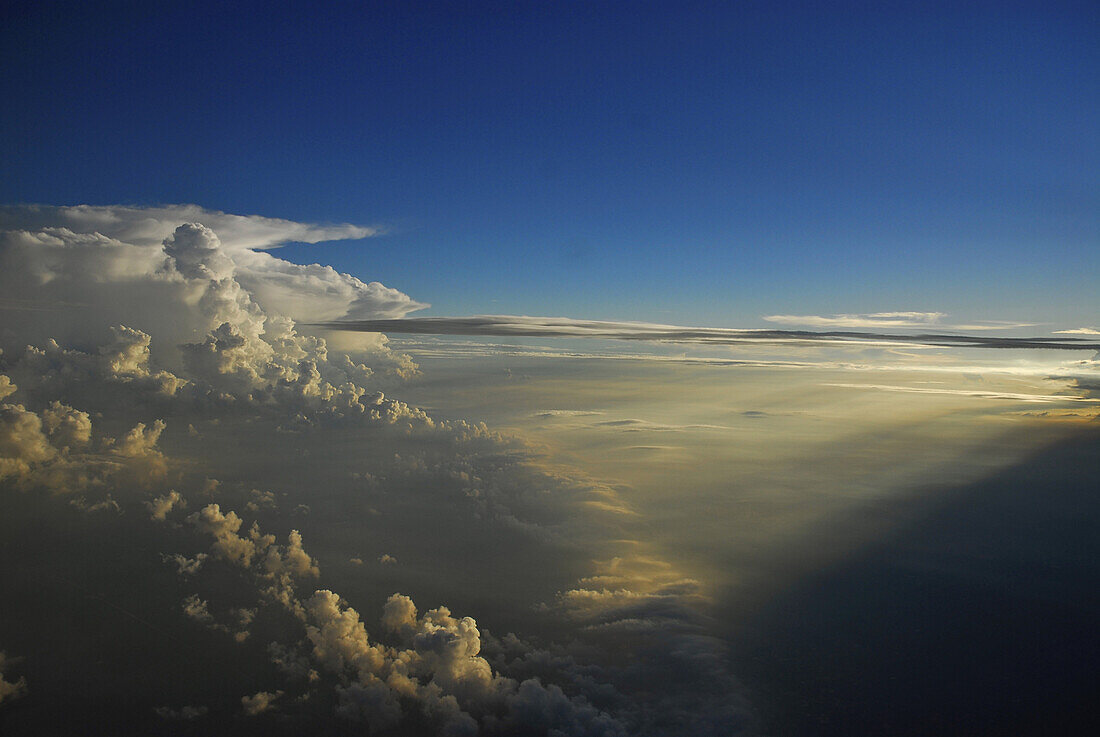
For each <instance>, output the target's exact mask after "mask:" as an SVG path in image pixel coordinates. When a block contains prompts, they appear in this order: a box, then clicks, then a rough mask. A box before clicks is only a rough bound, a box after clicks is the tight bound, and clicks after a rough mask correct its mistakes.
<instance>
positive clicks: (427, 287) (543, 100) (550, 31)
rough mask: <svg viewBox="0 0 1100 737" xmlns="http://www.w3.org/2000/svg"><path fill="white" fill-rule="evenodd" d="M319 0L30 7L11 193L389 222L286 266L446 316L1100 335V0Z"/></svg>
mask: <svg viewBox="0 0 1100 737" xmlns="http://www.w3.org/2000/svg"><path fill="white" fill-rule="evenodd" d="M316 5H317V7H314V5H313V4H311V5H309V6H307V5H305V4H301V5H297V6H294V7H290V6H284V5H283V4H281V3H274V4H273V3H269V2H264V3H258V2H257V3H216V4H214V3H210V4H203V3H172V4H162V3H95V4H87V3H80V4H75V3H74V4H63V3H51V2H34V3H25V2H19V3H7V4H5V10H4V11H3V16H2V22H0V29H2V30H0V34H2V43H0V55H2V56H0V58H2V61H0V66H2V68H3V70H4V72H3V74H2V75H0V94H2V95H3V99H4V100H6V101H7V104H6V105H5V111H4V113H3V114H2V115H0V169H2V171H3V172H4V174H3V176H2V177H0V201H3V202H8V203H14V202H40V203H49V204H78V203H88V204H112V203H131V204H154V203H172V202H195V203H198V204H200V205H203V206H204V207H208V208H215V209H220V210H225V211H229V212H239V213H249V214H251V213H256V214H263V215H269V216H276V217H285V218H291V219H296V220H306V221H316V220H320V221H341V222H344V221H350V222H356V223H363V224H376V225H381V226H384V227H385V228H386V229H387V230H388V234H387V235H386V236H384V237H382V238H379V239H373V240H369V241H359V242H350V243H339V244H327V245H326V244H322V245H318V246H309V247H299V246H292V247H289V248H287V249H284V252H283V254H282V255H283V256H284V257H288V258H291V259H292V260H297V261H302V262H312V261H320V262H321V263H327V264H332V265H334V266H336V267H337V268H340V269H341V270H346V271H349V272H351V273H354V274H356V275H357V276H360V277H361V278H364V279H366V280H379V281H382V282H383V283H385V284H387V285H389V286H393V287H396V288H398V289H401V290H402V291H404V292H406V293H408V294H410V295H412V296H413V297H414V298H416V299H420V300H424V301H427V302H431V303H432V304H433V308H432V309H431V310H430V311H429V312H428V313H426V314H449V315H456V314H469V313H522V314H558V315H570V316H575V317H587V318H608V319H633V320H654V321H662V322H675V323H682V324H684V323H686V324H712V325H737V326H751V325H754V324H759V323H760V322H761V321H760V316H761V315H766V314H774V313H788V314H789V313H796V314H803V313H813V314H828V313H833V312H874V311H890V310H926V311H944V312H949V313H952V317H953V318H955V317H957V318H960V319H972V320H976V319H987V320H996V319H1005V320H1020V321H1043V322H1047V323H1049V324H1050V325H1049V329H1057V328H1065V327H1077V326H1080V325H1094V324H1096V323H1097V321H1098V319H1100V315H1098V305H1097V300H1096V297H1095V295H1096V277H1097V275H1098V274H1100V181H1098V179H1100V175H1098V172H1100V135H1098V134H1097V125H1098V121H1100V81H1098V80H1100V6H1097V5H1096V4H1095V3H1093V2H1087V1H1086V2H1078V3H1072V2H1033V3H1013V2H996V3H942V4H933V3H919V4H918V3H914V4H902V3H812V4H792V3H780V2H759V3H693V2H685V3H675V4H673V3H661V4H656V3H595V2H583V3H579V2H567V3H514V4H513V3H474V4H468V3H415V2H414V3H389V4H385V5H383V4H373V3H367V4H361V3H325V4H316ZM1032 332H1036V331H1032Z"/></svg>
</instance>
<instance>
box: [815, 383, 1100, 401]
mask: <svg viewBox="0 0 1100 737" xmlns="http://www.w3.org/2000/svg"><path fill="white" fill-rule="evenodd" d="M822 386H834V387H840V388H844V389H865V390H877V391H887V392H902V393H905V394H946V395H953V396H959V397H977V398H980V399H1003V400H1007V401H1012V402H1042V403H1049V402H1087V403H1100V399H1091V398H1089V397H1072V396H1066V395H1063V394H1026V393H1020V392H998V391H981V390H972V389H946V388H944V389H940V388H932V387H918V386H895V385H892V384H842V383H835V384H823V385H822Z"/></svg>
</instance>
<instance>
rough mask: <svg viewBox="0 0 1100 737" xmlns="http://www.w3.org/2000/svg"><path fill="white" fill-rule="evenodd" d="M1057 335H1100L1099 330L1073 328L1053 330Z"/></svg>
mask: <svg viewBox="0 0 1100 737" xmlns="http://www.w3.org/2000/svg"><path fill="white" fill-rule="evenodd" d="M1054 332H1055V333H1057V334H1058V335H1100V328H1073V329H1072V330H1055V331H1054Z"/></svg>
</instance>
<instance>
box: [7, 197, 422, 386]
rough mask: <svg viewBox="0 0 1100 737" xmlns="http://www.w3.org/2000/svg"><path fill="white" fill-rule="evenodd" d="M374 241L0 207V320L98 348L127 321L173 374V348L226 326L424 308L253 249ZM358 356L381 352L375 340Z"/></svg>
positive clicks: (320, 229)
mask: <svg viewBox="0 0 1100 737" xmlns="http://www.w3.org/2000/svg"><path fill="white" fill-rule="evenodd" d="M370 234H371V232H370V231H369V229H363V228H356V227H355V226H347V225H341V226H331V227H329V226H313V225H307V224H301V223H292V222H289V221H284V220H274V219H270V218H259V217H244V216H236V215H226V214H225V213H220V212H216V211H205V210H202V209H201V208H197V207H195V206H177V207H164V208H116V207H102V208H96V207H76V208H64V207H61V208H57V207H44V206H16V207H6V208H0V316H3V317H5V319H6V321H8V322H14V321H15V320H18V321H19V322H20V324H21V330H20V332H21V333H22V336H23V339H24V340H25V341H27V342H31V343H33V344H41V343H44V342H45V341H46V340H48V339H50V338H56V339H57V340H58V341H59V342H60V343H61V344H63V345H68V344H75V345H78V346H79V345H82V344H84V343H86V342H87V341H88V340H89V339H91V340H92V341H96V342H101V341H102V339H103V338H104V337H105V334H104V331H105V330H106V327H107V326H109V325H120V324H128V325H131V327H132V328H134V329H136V330H138V331H140V332H143V333H145V334H150V335H156V336H157V338H158V345H156V346H154V347H153V351H154V352H155V353H157V354H161V355H157V356H155V358H157V359H158V360H159V361H160V362H161V363H162V364H163V363H167V365H168V366H170V367H173V368H174V367H177V363H176V361H175V360H173V359H174V354H173V351H175V349H176V346H178V345H180V344H182V343H185V342H191V341H194V340H195V339H196V338H201V337H202V336H203V335H205V334H206V333H207V332H209V331H210V330H212V329H215V328H217V327H218V326H219V325H221V324H222V323H225V322H229V323H231V324H233V325H234V326H235V327H236V328H237V329H238V330H242V331H243V332H244V334H246V335H250V336H251V335H253V334H255V335H258V334H262V332H263V327H264V324H263V323H264V322H265V320H264V315H265V314H267V315H272V316H283V317H288V318H291V319H294V320H299V321H307V322H315V321H322V320H333V319H364V318H367V319H369V318H379V317H401V316H403V315H405V314H407V313H408V312H410V311H413V310H416V309H420V308H422V307H424V306H425V305H424V304H422V303H419V302H416V301H415V300H413V299H411V298H410V297H408V296H407V295H404V294H402V293H401V292H399V291H397V290H394V289H390V288H388V287H385V286H383V285H381V284H379V283H377V282H363V281H361V280H360V279H358V278H356V277H353V276H350V275H348V274H342V273H339V272H337V271H335V270H334V269H332V268H330V267H326V266H319V265H310V266H300V265H297V264H292V263H290V262H287V261H284V260H282V259H279V258H277V257H275V256H274V255H272V254H270V253H265V252H261V251H257V250H254V249H262V248H270V247H273V246H276V245H278V244H280V243H284V242H288V241H308V242H317V241H320V240H331V239H334V238H360V237H365V236H366V235H370ZM246 314H247V315H249V316H250V317H251V318H252V320H251V324H252V326H253V328H254V329H253V330H252V332H251V333H250V332H249V329H247V326H245V325H244V323H245V322H246V320H245V319H244V317H245V315H246ZM135 322H136V323H137V324H134V323H135ZM28 338H29V340H28ZM160 341H163V342H160ZM9 347H10V346H9ZM15 347H16V348H22V345H16V346H15ZM359 347H360V348H361V349H363V350H370V351H375V352H380V353H382V354H383V355H385V353H386V351H385V348H384V342H383V341H381V339H377V338H376V339H373V340H370V341H367V342H364V343H361V344H360V346H359Z"/></svg>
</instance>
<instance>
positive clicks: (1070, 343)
mask: <svg viewBox="0 0 1100 737" xmlns="http://www.w3.org/2000/svg"><path fill="white" fill-rule="evenodd" d="M322 326H323V327H326V328H328V329H330V330H350V331H360V332H368V333H377V332H382V333H397V334H402V333H404V334H417V335H497V336H515V337H519V336H530V337H543V338H604V339H614V340H630V341H652V342H664V343H690V344H700V345H752V344H760V345H826V346H861V347H868V346H882V345H924V346H938V347H953V346H954V347H968V348H1046V349H1057V350H1098V349H1100V343H1097V342H1095V341H1088V340H1085V339H1078V338H1043V337H1037V338H996V337H989V336H972V335H954V334H943V333H932V334H914V335H906V334H900V333H878V332H855V331H811V330H760V329H750V328H705V327H683V326H677V325H659V324H652V323H638V322H611V321H605V320H576V319H572V318H567V317H528V316H518V315H474V316H471V317H411V318H404V319H377V320H341V321H330V322H325V323H322ZM941 327H945V326H941Z"/></svg>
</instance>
